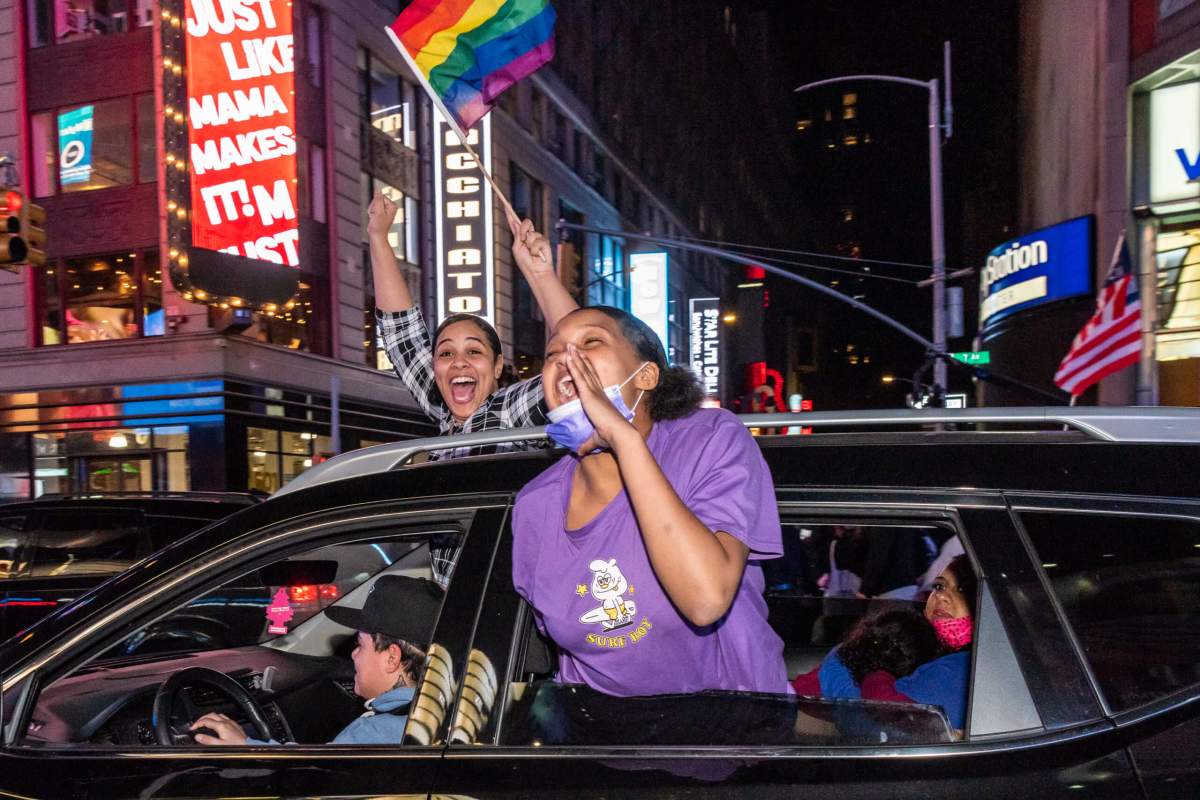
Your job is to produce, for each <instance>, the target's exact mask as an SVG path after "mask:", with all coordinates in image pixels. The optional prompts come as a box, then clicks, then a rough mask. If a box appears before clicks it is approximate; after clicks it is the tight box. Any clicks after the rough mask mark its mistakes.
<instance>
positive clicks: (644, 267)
mask: <svg viewBox="0 0 1200 800" xmlns="http://www.w3.org/2000/svg"><path fill="white" fill-rule="evenodd" d="M669 288H670V283H669V281H668V275H667V254H666V253H631V254H630V255H629V296H630V305H631V308H630V311H632V312H633V315H634V316H635V317H637V318H638V319H640V320H641V321H642V322H644V323H646V324H647V325H649V326H650V330H652V331H654V332H655V333H656V334H658V338H659V341H661V342H662V344H663V352H669V351H667V349H666V347H667V342H668V339H667V313H668V311H667V298H668V295H669Z"/></svg>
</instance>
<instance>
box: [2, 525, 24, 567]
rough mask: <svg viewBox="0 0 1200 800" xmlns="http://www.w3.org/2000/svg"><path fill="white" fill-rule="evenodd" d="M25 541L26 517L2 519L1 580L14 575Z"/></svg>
mask: <svg viewBox="0 0 1200 800" xmlns="http://www.w3.org/2000/svg"><path fill="white" fill-rule="evenodd" d="M24 540H25V517H24V515H17V516H8V517H0V578H8V577H10V576H11V575H12V574H13V571H14V570H15V569H16V567H17V558H18V556H19V553H20V550H21V543H22V542H23V541H24Z"/></svg>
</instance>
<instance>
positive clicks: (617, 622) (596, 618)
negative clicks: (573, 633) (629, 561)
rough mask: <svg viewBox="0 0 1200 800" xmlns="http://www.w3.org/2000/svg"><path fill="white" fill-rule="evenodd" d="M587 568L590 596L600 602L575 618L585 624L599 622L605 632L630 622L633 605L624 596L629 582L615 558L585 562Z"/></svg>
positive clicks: (634, 608) (633, 611)
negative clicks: (589, 579)
mask: <svg viewBox="0 0 1200 800" xmlns="http://www.w3.org/2000/svg"><path fill="white" fill-rule="evenodd" d="M588 569H590V570H591V571H592V587H591V591H592V597H594V598H596V599H597V600H599V601H600V607H599V608H593V609H592V610H590V611H588V612H587V613H586V614H584V615H583V616H581V617H580V618H579V621H580V622H582V623H584V624H585V625H595V624H596V623H600V624H601V625H603V626H604V630H606V631H612V630H616V629H617V628H623V627H625V626H626V625H630V624H632V623H633V621H634V619H633V616H634V614H636V613H637V607H636V606H635V605H634V602H633V601H632V600H626V599H625V597H624V595H625V593H626V592H628V591H629V581H627V580H625V576H624V575H623V574H621V568H620V567H618V566H617V560H616V559H615V558H610V559H608V560H607V561H605V560H604V559H601V558H598V559H596V560H595V561H593V562H592V563H590V564H588Z"/></svg>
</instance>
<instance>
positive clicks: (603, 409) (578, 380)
mask: <svg viewBox="0 0 1200 800" xmlns="http://www.w3.org/2000/svg"><path fill="white" fill-rule="evenodd" d="M565 361H566V365H567V371H568V372H570V373H571V380H572V381H574V382H575V392H576V393H577V394H578V396H579V401H580V403H581V404H582V405H583V411H584V413H585V414H587V416H588V419H589V420H591V422H592V427H593V428H595V429H596V433H595V435H593V436H592V438H591V439H589V440H588V441H586V442H584V444H583V446H582V447H580V448H579V451H578V453H579V455H585V454H587V453H590V452H592V450H595V449H596V448H597V447H611V446H612V443H613V440H614V439H615V438H616V437H617V436H618V435H620V433H621V432H622V431H623V430H626V429H628V430H633V429H634V428H633V425H631V424H630V423H629V421H628V420H626V419H625V418H624V417H623V416H621V414H620V412H618V411H617V409H616V406H614V405H613V404H612V401H611V400H609V399H608V395H606V394H605V393H604V383H603V382H602V381H601V380H600V375H599V374H597V372H596V369H595V367H593V366H592V362H591V361H589V360H588V357H587V355H586V354H585V353H584V352H583V351H582V350H580V349H579V348H577V347H576V346H575V345H573V344H568V345H567V353H566V359H565Z"/></svg>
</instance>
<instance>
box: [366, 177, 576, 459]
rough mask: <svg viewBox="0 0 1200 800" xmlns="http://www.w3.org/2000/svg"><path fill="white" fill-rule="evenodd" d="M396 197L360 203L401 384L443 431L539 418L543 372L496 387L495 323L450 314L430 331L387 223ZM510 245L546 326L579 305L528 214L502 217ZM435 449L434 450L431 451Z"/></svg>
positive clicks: (387, 341) (514, 446) (380, 317)
mask: <svg viewBox="0 0 1200 800" xmlns="http://www.w3.org/2000/svg"><path fill="white" fill-rule="evenodd" d="M396 210H397V207H396V204H395V203H393V202H392V201H391V200H389V199H388V198H386V197H384V196H383V194H382V193H377V194H376V195H375V197H374V199H373V200H372V201H371V205H370V207H369V208H368V209H367V235H368V238H369V240H370V245H371V270H372V273H373V274H374V277H375V318H376V320H377V321H378V323H379V334H380V337H381V338H382V340H383V346H384V349H385V350H386V351H387V354H388V358H389V359H391V362H392V364H393V366H394V367H395V369H396V375H398V376H399V378H400V380H401V381H403V382H404V385H405V386H406V387H408V390H409V391H410V392H411V393H412V395H413V397H414V398H415V399H416V401H417V403H418V404H420V406H421V408H422V409H423V410H424V411H425V413H426V414H427V415H428V416H429V417H430V419H432V420H433V421H435V422H436V423H438V427H439V429H440V431H441V433H442V434H443V435H451V434H456V433H478V432H480V431H493V430H500V429H504V428H523V427H529V426H536V425H545V424H546V404H545V398H544V395H543V392H542V376H541V375H540V374H539V375H537V376H535V377H532V378H529V379H528V380H524V381H520V382H518V383H514V384H512V385H510V386H505V387H504V388H499V381H500V375H501V373H502V372H503V370H504V355H503V353H502V352H501V349H500V337H499V336H498V335H497V334H496V329H495V328H493V327H492V326H491V325H489V324H488V323H487V321H486V320H484V319H483V318H482V317H477V316H475V315H473V314H454V315H451V316H449V317H447V318H446V319H445V320H443V321H442V324H440V325H439V326H438V327H437V330H436V331H434V334H433V337H432V338H430V336H429V328H428V327H427V326H426V325H425V320H424V318H423V317H422V316H421V311H420V309H419V308H418V307H417V305H416V303H414V302H413V299H412V295H411V294H409V291H408V284H407V283H406V282H405V280H404V275H403V274H402V273H401V271H400V265H399V263H398V262H397V261H396V255H395V253H394V252H393V251H392V247H391V244H390V243H389V242H388V231H389V229H390V228H391V225H392V222H393V220H395V218H396ZM508 224H509V229H510V230H511V231H512V234H513V245H512V253H513V259H514V260H515V261H516V262H517V266H518V267H519V268H520V270H521V273H522V274H523V275H524V276H525V280H526V281H528V283H529V286H530V288H531V289H532V290H533V294H534V297H535V298H536V299H537V302H538V305H539V306H540V307H541V309H542V312H543V314H545V317H546V324H547V325H548V326H549V329H550V330H553V329H554V327H555V326H556V325H557V324H558V321H559V320H560V319H562V318H563V317H564V316H566V315H567V314H569V313H570V312H572V311H574V310H575V309H576V308H577V307H578V306H577V305H576V303H575V300H574V299H572V297H571V295H570V294H568V293H567V290H566V289H565V288H564V287H563V285H562V284H561V283H560V282H559V280H558V276H557V275H555V274H554V265H553V262H552V261H551V258H550V243H549V241H547V240H546V237H544V236H542V235H541V234H539V233H538V232H537V231H535V230H534V229H533V223H532V222H530V221H529V220H525V221H524V222H521V221H520V220H518V219H517V218H516V217H515V216H513V215H510V216H509V219H508ZM540 445H541V443H540V442H512V443H506V444H501V445H491V446H487V447H470V448H457V449H455V450H454V451H453V452H443V453H441V457H442V458H448V457H450V458H452V457H457V456H462V455H478V454H482V453H495V452H506V451H509V450H526V449H530V448H532V447H537V446H540ZM433 455H435V456H437V455H438V454H436V453H435V454H433Z"/></svg>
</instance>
